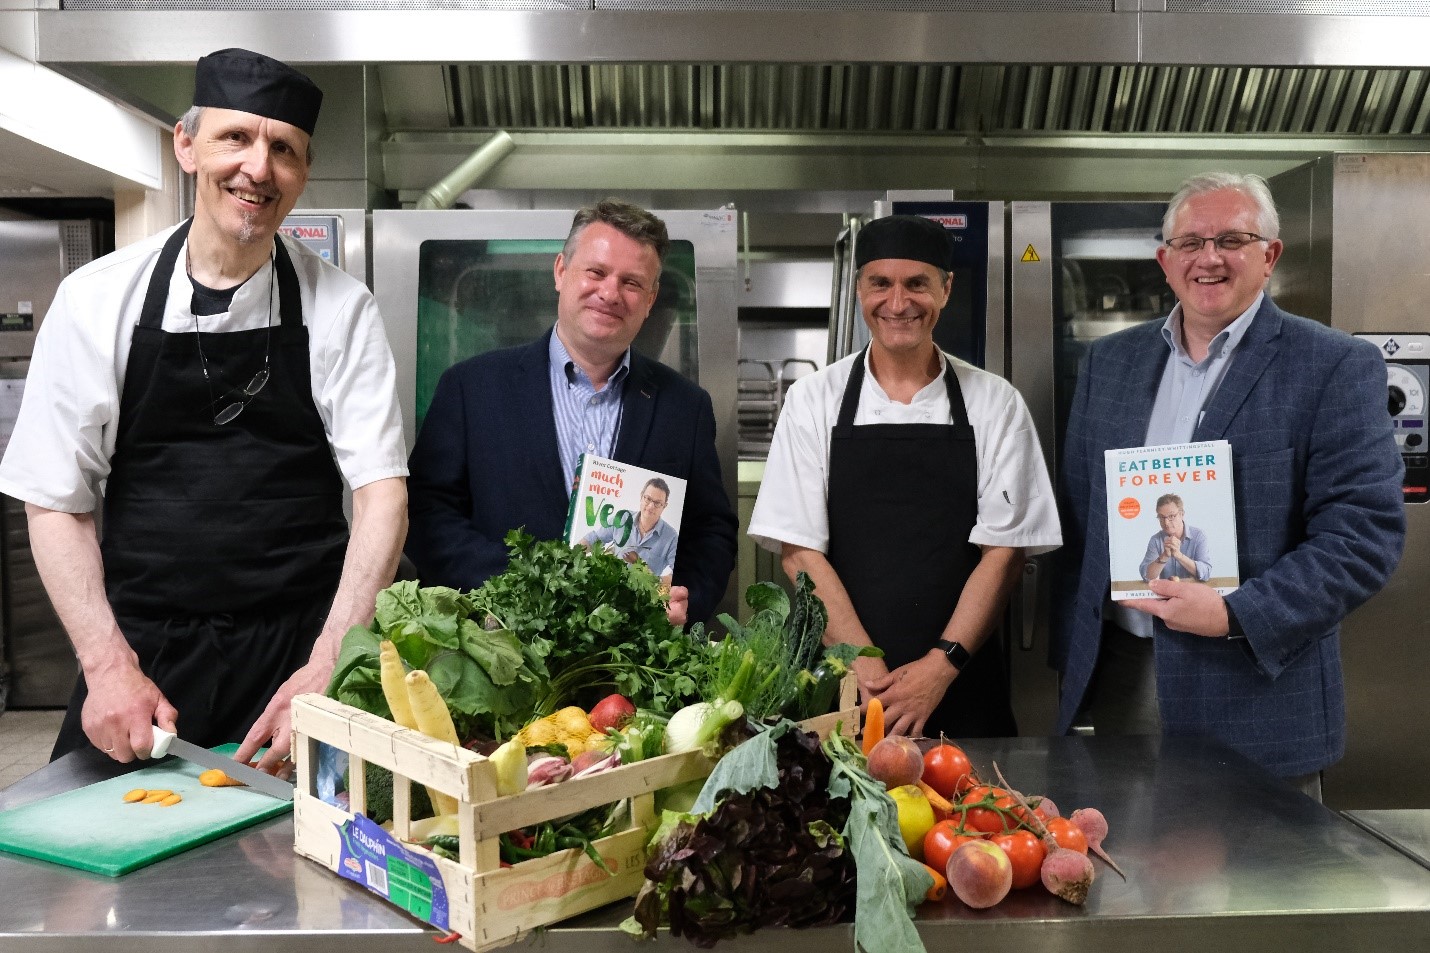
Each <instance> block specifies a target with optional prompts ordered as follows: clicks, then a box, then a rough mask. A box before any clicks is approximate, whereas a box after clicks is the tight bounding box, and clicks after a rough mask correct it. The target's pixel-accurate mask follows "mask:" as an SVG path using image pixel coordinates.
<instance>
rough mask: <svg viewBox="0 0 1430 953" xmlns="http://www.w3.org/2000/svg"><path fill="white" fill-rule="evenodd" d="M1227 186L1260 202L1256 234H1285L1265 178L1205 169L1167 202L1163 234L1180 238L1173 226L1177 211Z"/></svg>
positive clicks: (1270, 235)
mask: <svg viewBox="0 0 1430 953" xmlns="http://www.w3.org/2000/svg"><path fill="white" fill-rule="evenodd" d="M1223 189H1233V190H1235V191H1237V192H1240V193H1241V194H1243V195H1245V196H1246V197H1247V198H1249V199H1251V200H1252V201H1253V202H1255V203H1256V234H1258V235H1260V236H1261V237H1262V238H1280V237H1281V216H1279V215H1277V214H1276V200H1275V199H1273V198H1272V197H1271V189H1270V187H1269V186H1267V184H1266V180H1265V179H1263V178H1262V177H1261V176H1259V175H1256V174H1255V173H1251V172H1205V173H1203V174H1201V175H1194V176H1192V177H1191V178H1190V179H1188V180H1187V181H1185V182H1183V183H1182V186H1181V188H1179V189H1177V193H1176V194H1175V195H1173V196H1172V200H1171V201H1170V202H1168V203H1167V213H1166V214H1165V215H1163V216H1162V237H1163V238H1164V239H1169V238H1176V237H1177V236H1175V235H1173V234H1172V233H1171V231H1172V227H1173V225H1175V224H1176V221H1177V213H1179V212H1181V210H1182V206H1183V205H1185V204H1187V200H1188V199H1191V198H1194V197H1195V196H1198V195H1205V194H1206V193H1208V192H1220V191H1222V190H1223Z"/></svg>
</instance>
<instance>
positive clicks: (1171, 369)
mask: <svg viewBox="0 0 1430 953" xmlns="http://www.w3.org/2000/svg"><path fill="white" fill-rule="evenodd" d="M1265 296H1266V292H1264V291H1263V292H1262V293H1261V294H1259V295H1257V296H1256V300H1255V301H1253V302H1251V307H1250V308H1247V309H1246V310H1245V311H1243V312H1242V313H1241V314H1240V316H1238V317H1237V319H1236V320H1235V321H1233V322H1231V324H1228V325H1227V326H1226V327H1224V328H1222V330H1221V332H1220V333H1218V334H1217V336H1216V337H1214V338H1212V342H1211V344H1210V345H1208V346H1207V356H1206V357H1205V358H1203V359H1202V361H1201V363H1200V364H1198V363H1194V362H1193V361H1192V358H1191V355H1189V354H1188V353H1187V350H1186V348H1185V347H1183V346H1182V306H1181V305H1180V304H1178V305H1177V306H1176V307H1175V308H1173V309H1172V313H1171V314H1169V315H1167V320H1166V322H1165V323H1163V325H1162V339H1163V340H1164V341H1166V342H1167V347H1168V348H1170V349H1171V351H1172V356H1171V357H1170V358H1169V359H1168V360H1167V366H1166V367H1165V368H1163V369H1162V381H1161V383H1160V384H1158V385H1157V399H1156V400H1154V401H1153V402H1152V417H1151V419H1150V420H1148V421H1147V438H1146V439H1145V440H1143V441H1142V445H1143V446H1144V447H1160V446H1163V445H1165V444H1169V443H1190V442H1191V439H1192V434H1193V433H1195V432H1196V429H1197V425H1198V424H1200V423H1201V422H1202V414H1203V413H1205V410H1204V408H1205V407H1206V405H1207V402H1208V401H1210V400H1211V398H1212V395H1213V394H1215V393H1216V389H1217V387H1219V386H1220V385H1221V382H1222V379H1223V378H1224V377H1226V372H1227V368H1229V367H1231V362H1232V359H1233V358H1235V356H1236V349H1237V346H1238V345H1240V344H1241V339H1242V338H1244V337H1246V331H1247V329H1248V328H1250V327H1251V319H1252V318H1253V317H1255V315H1256V312H1257V310H1258V309H1259V308H1260V307H1261V299H1262V298H1264V297H1265Z"/></svg>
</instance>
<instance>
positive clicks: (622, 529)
mask: <svg viewBox="0 0 1430 953" xmlns="http://www.w3.org/2000/svg"><path fill="white" fill-rule="evenodd" d="M684 506H685V481H684V480H682V479H680V478H679V477H673V476H670V475H669V474H665V473H660V472H658V471H655V470H647V469H646V468H644V467H638V466H634V465H632V464H629V463H619V462H617V461H615V460H610V459H607V458H606V457H598V456H596V455H594V454H590V453H587V454H582V456H581V461H580V463H579V464H578V465H577V470H576V490H575V492H574V493H572V494H571V508H570V509H569V510H568V511H567V517H566V538H567V540H568V541H569V542H570V543H571V545H573V546H576V545H583V546H586V547H588V548H592V549H594V548H596V547H597V546H600V547H602V548H604V549H605V550H606V552H608V553H612V554H614V555H616V556H619V557H620V558H622V559H624V560H626V561H627V562H629V563H636V562H643V563H645V565H646V566H647V567H648V568H649V569H650V571H651V572H652V573H653V574H655V575H656V576H657V577H659V578H660V581H661V582H662V583H663V584H664V585H666V586H669V585H670V581H671V577H672V576H673V575H674V572H675V548H676V544H677V543H678V542H679V540H680V514H681V510H682V508H683V507H684Z"/></svg>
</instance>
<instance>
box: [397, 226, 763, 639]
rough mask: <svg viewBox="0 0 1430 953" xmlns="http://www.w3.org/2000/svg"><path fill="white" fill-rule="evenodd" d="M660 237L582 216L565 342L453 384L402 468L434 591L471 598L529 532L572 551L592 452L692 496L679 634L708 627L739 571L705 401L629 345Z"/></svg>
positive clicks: (436, 400) (518, 351)
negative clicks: (582, 473) (575, 500)
mask: <svg viewBox="0 0 1430 953" xmlns="http://www.w3.org/2000/svg"><path fill="white" fill-rule="evenodd" d="M669 245H670V242H669V239H668V237H667V235H666V229H665V223H664V222H662V221H661V220H660V219H659V218H657V217H656V216H654V215H652V214H651V213H650V212H648V211H646V210H645V209H642V208H638V207H637V206H634V205H630V204H627V203H624V202H616V201H606V202H601V203H598V204H597V205H594V206H592V207H590V208H584V209H582V210H581V211H579V212H577V213H576V218H575V221H574V222H573V223H572V226H571V233H570V235H569V236H568V237H567V239H566V244H565V247H564V248H563V249H562V251H561V254H559V255H557V256H556V263H555V266H554V268H553V277H554V278H555V282H556V291H557V304H556V326H555V327H554V328H553V329H552V331H550V332H548V333H547V334H544V335H542V336H541V337H540V338H539V339H538V340H536V341H534V342H532V343H530V344H525V345H521V346H519V347H513V348H507V349H505V350H500V351H492V352H489V353H486V354H482V355H479V356H477V357H474V358H471V359H469V360H466V361H463V362H461V363H460V364H456V365H453V366H452V367H450V368H448V369H447V371H446V372H445V373H444V374H443V375H442V378H441V380H440V381H439V382H438V384H437V390H436V392H435V393H434V394H433V396H432V403H431V406H430V407H429V408H428V410H427V416H426V418H425V419H424V420H423V423H422V431H421V433H420V434H418V437H417V443H416V445H415V446H414V447H413V449H412V457H411V459H410V460H409V463H408V466H409V470H410V471H411V476H410V480H409V483H408V488H409V491H408V499H409V503H408V514H409V530H408V534H407V544H406V552H407V555H408V557H409V558H410V559H411V560H412V562H413V563H414V564H415V565H416V567H417V572H418V576H419V578H420V579H421V581H422V582H423V584H424V585H442V586H452V587H454V588H462V589H471V588H475V587H477V586H479V585H481V584H482V583H483V582H485V581H486V580H487V579H488V578H489V577H491V576H494V575H496V574H498V573H500V572H501V571H502V570H504V569H505V568H506V565H507V557H508V553H507V549H506V546H505V545H504V544H503V542H502V540H503V538H504V537H505V536H506V533H507V532H508V531H509V530H512V529H515V528H517V527H524V528H525V530H526V532H527V533H529V534H531V535H532V536H535V537H536V538H537V539H557V538H560V537H562V536H564V535H565V531H566V510H567V505H568V502H569V501H570V498H571V489H572V485H573V483H574V480H575V474H576V465H577V461H578V460H579V458H580V455H581V454H582V453H583V452H591V453H595V454H596V455H598V456H603V457H609V458H613V459H616V460H620V461H622V462H624V463H631V464H635V465H636V466H641V467H646V468H648V469H651V470H658V471H660V472H661V473H665V474H667V475H669V476H675V477H679V478H681V479H682V480H685V481H687V483H686V490H685V506H684V509H683V512H682V517H681V523H680V540H679V543H678V544H677V548H676V555H675V574H674V580H673V581H674V585H673V586H672V587H671V590H670V611H669V615H670V619H671V621H672V622H674V623H676V624H680V623H683V622H687V621H689V622H697V621H704V620H706V619H708V618H709V617H710V615H712V614H713V613H714V611H715V607H716V605H717V604H718V603H719V601H720V599H721V597H722V596H723V595H724V593H725V587H726V586H727V584H728V583H729V580H730V572H731V570H732V569H734V566H735V530H736V519H735V513H734V511H733V510H732V509H731V507H730V499H729V497H728V496H727V495H726V493H725V486H724V483H723V481H722V480H721V475H720V461H719V458H718V457H717V456H716V453H715V414H714V410H713V408H712V406H711V402H710V395H709V394H707V393H706V392H705V391H704V390H702V389H701V388H700V387H699V386H697V385H696V384H694V383H691V382H690V381H688V380H686V379H685V378H684V377H682V376H680V375H679V374H678V373H676V372H675V371H674V370H672V369H670V368H669V367H666V366H665V365H664V364H661V363H659V362H657V361H653V360H650V359H649V358H646V357H643V356H642V355H640V354H637V353H636V352H635V351H634V350H633V349H632V348H631V342H632V341H634V340H635V337H636V334H637V333H638V332H639V331H640V329H641V326H642V325H643V324H644V323H645V319H646V317H647V316H648V315H649V314H650V309H651V305H653V304H654V303H655V296H656V292H657V290H658V288H657V283H658V280H659V278H660V268H661V260H662V259H663V258H664V256H665V252H666V249H667V248H668V247H669Z"/></svg>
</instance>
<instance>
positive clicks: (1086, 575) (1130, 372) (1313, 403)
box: [1052, 296, 1405, 776]
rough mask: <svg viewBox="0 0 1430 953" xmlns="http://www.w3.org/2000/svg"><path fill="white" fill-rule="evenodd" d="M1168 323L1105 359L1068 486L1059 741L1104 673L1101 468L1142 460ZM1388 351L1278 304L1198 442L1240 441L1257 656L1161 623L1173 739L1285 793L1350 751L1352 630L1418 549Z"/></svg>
mask: <svg viewBox="0 0 1430 953" xmlns="http://www.w3.org/2000/svg"><path fill="white" fill-rule="evenodd" d="M1161 327H1162V322H1160V321H1149V322H1147V323H1146V324H1144V325H1140V326H1138V327H1135V328H1129V329H1128V330H1126V331H1122V332H1119V333H1117V334H1114V335H1111V336H1109V337H1107V338H1104V339H1102V340H1100V341H1098V342H1096V343H1095V344H1093V345H1092V347H1091V348H1090V349H1089V351H1088V354H1087V358H1086V362H1085V364H1084V366H1083V368H1082V373H1081V376H1080V378H1079V379H1078V384H1077V394H1076V397H1075V398H1074V400H1073V406H1072V409H1071V414H1070V417H1069V420H1068V429H1067V437H1066V442H1065V447H1064V456H1063V460H1062V466H1061V470H1060V475H1061V479H1060V483H1059V493H1060V504H1061V506H1062V516H1063V533H1064V539H1065V542H1064V546H1063V550H1062V552H1063V554H1066V555H1065V557H1064V558H1065V559H1066V560H1067V561H1068V563H1067V565H1065V566H1064V567H1063V571H1062V572H1060V573H1057V574H1055V579H1056V580H1057V581H1056V582H1055V588H1056V590H1057V591H1056V592H1055V594H1054V603H1055V612H1054V617H1053V644H1052V653H1053V662H1054V665H1055V666H1056V667H1057V668H1058V670H1059V671H1060V672H1062V676H1063V677H1062V689H1061V697H1060V705H1059V713H1058V731H1059V732H1066V731H1068V730H1069V728H1070V727H1071V725H1072V723H1073V720H1074V718H1075V717H1076V715H1077V713H1078V710H1079V709H1080V708H1081V706H1082V704H1083V700H1084V696H1085V694H1086V692H1087V688H1088V684H1089V682H1090V681H1091V680H1092V676H1093V671H1094V669H1095V668H1096V666H1097V654H1098V648H1099V646H1100V644H1101V633H1102V610H1103V605H1104V604H1105V601H1106V599H1107V597H1108V591H1109V589H1108V587H1109V573H1108V552H1107V495H1106V489H1105V482H1106V481H1105V479H1104V472H1105V471H1104V463H1103V451H1104V450H1108V449H1112V448H1119V447H1135V446H1140V445H1141V444H1142V441H1143V439H1144V437H1145V435H1146V432H1147V424H1148V421H1149V419H1150V418H1151V413H1152V402H1153V398H1154V397H1155V395H1156V393H1157V386H1158V384H1159V383H1160V381H1161V377H1162V371H1163V368H1164V367H1165V365H1166V362H1167V360H1168V357H1169V354H1170V352H1169V349H1168V348H1167V345H1166V342H1165V341H1164V340H1163V338H1162V334H1161ZM1385 395H1386V376H1385V362H1384V361H1383V360H1382V359H1381V357H1380V354H1379V353H1378V352H1377V351H1376V349H1375V347H1374V346H1372V345H1371V344H1369V343H1366V342H1364V341H1358V340H1356V339H1355V338H1352V337H1351V336H1349V335H1347V334H1345V333H1344V332H1342V331H1336V330H1333V329H1331V328H1328V327H1326V326H1325V325H1322V324H1318V323H1316V322H1314V321H1309V320H1307V319H1305V318H1300V317H1297V316H1295V315H1291V314H1287V313H1286V312H1284V311H1282V310H1281V309H1280V308H1278V307H1276V305H1275V304H1274V303H1272V301H1271V298H1270V297H1269V296H1268V297H1266V298H1264V299H1263V301H1262V305H1261V307H1260V309H1259V310H1258V311H1257V313H1256V316H1255V317H1254V318H1253V319H1252V323H1251V326H1250V328H1249V329H1248V330H1247V333H1246V336H1245V337H1244V338H1243V339H1242V342H1241V345H1240V346H1239V347H1238V349H1237V352H1236V356H1235V358H1234V359H1233V360H1232V363H1231V366H1230V367H1229V368H1228V369H1227V373H1226V376H1225V377H1224V378H1223V379H1222V383H1221V386H1220V387H1219V388H1218V389H1217V391H1216V393H1215V394H1214V395H1213V396H1212V398H1211V400H1210V402H1209V403H1208V404H1207V406H1206V407H1205V413H1204V415H1203V417H1202V420H1201V423H1200V424H1199V425H1198V427H1197V429H1196V432H1195V433H1194V434H1193V439H1194V440H1222V439H1224V440H1229V441H1231V446H1232V469H1233V472H1234V481H1233V482H1234V485H1235V488H1236V528H1237V557H1238V562H1239V564H1240V565H1239V569H1240V576H1241V587H1240V588H1239V589H1237V590H1236V591H1235V592H1232V593H1230V594H1229V595H1228V596H1227V597H1226V601H1227V606H1228V608H1229V609H1230V611H1231V613H1232V614H1233V615H1234V616H1235V617H1236V621H1237V623H1238V624H1239V625H1240V627H1241V629H1242V630H1243V631H1244V632H1245V634H1246V637H1245V639H1211V638H1203V637H1200V636H1195V635H1188V634H1186V633H1181V632H1173V631H1170V630H1168V629H1167V628H1166V627H1165V626H1164V625H1163V624H1162V622H1161V621H1160V620H1155V629H1156V659H1157V661H1156V666H1157V698H1158V702H1159V706H1160V709H1161V716H1162V725H1163V731H1164V733H1165V734H1168V735H1203V736H1210V737H1214V738H1217V739H1219V740H1221V741H1223V742H1225V743H1227V744H1228V745H1230V746H1231V747H1233V748H1235V749H1237V750H1238V751H1240V752H1241V753H1242V754H1244V755H1246V756H1247V757H1249V758H1251V759H1252V760H1253V761H1256V762H1258V763H1259V764H1261V765H1263V766H1264V767H1266V768H1267V769H1268V770H1270V771H1272V772H1273V773H1275V774H1278V775H1281V776H1293V775H1299V774H1309V773H1311V772H1313V771H1318V770H1320V769H1322V768H1324V767H1326V766H1327V765H1330V764H1333V763H1334V762H1335V761H1337V760H1339V758H1340V757H1341V755H1342V754H1343V753H1344V750H1345V693H1344V688H1343V686H1342V682H1341V657H1340V640H1339V627H1340V621H1341V619H1342V618H1344V617H1345V615H1346V614H1347V613H1349V612H1350V611H1351V610H1352V609H1354V608H1355V607H1356V606H1358V605H1360V604H1361V603H1362V602H1364V601H1365V600H1366V599H1368V598H1370V596H1371V595H1373V594H1374V593H1376V592H1377V591H1379V590H1380V588H1381V587H1382V586H1383V585H1384V584H1385V582H1386V581H1387V580H1388V579H1389V578H1390V574H1391V572H1392V571H1394V569H1395V566H1396V563H1397V562H1398V561H1399V559H1400V553H1401V549H1402V548H1403V545H1404V542H1405V508H1404V503H1403V501H1402V493H1401V481H1402V478H1403V474H1404V467H1403V464H1402V462H1401V459H1400V453H1399V451H1398V450H1397V448H1396V444H1395V438H1394V436H1393V434H1392V430H1391V423H1390V417H1389V415H1388V414H1387V413H1386V403H1385V399H1386V398H1385Z"/></svg>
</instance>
